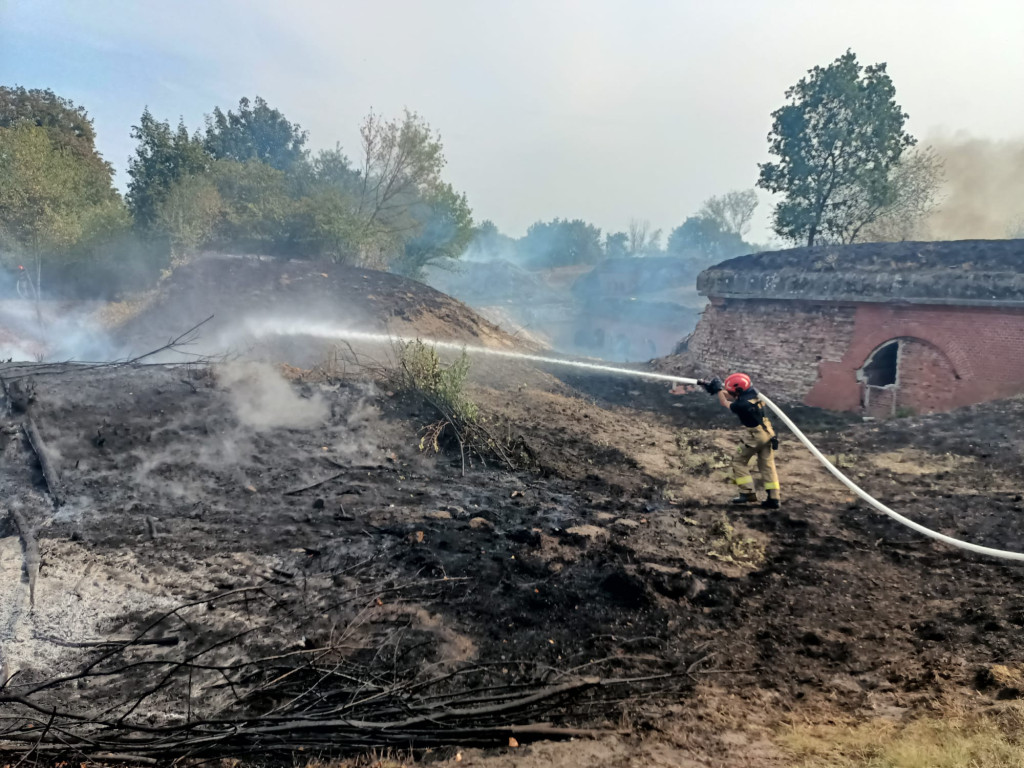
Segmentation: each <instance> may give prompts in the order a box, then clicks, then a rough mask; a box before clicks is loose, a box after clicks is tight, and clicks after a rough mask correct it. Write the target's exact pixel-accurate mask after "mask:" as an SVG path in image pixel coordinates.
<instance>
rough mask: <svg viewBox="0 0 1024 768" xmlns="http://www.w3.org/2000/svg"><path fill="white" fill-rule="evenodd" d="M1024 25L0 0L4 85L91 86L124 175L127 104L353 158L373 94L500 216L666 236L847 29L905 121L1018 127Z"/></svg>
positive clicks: (1000, 13)
mask: <svg viewBox="0 0 1024 768" xmlns="http://www.w3.org/2000/svg"><path fill="white" fill-rule="evenodd" d="M1022 40H1024V3H1021V2H1020V0H972V1H971V2H965V1H964V0H859V1H858V2H840V1H839V0H831V1H827V0H813V1H810V0H731V2H711V1H710V0H586V1H584V0H579V1H572V0H514V1H513V0H374V1H373V2H370V1H369V0H361V1H359V2H356V1H354V0H351V1H350V0H338V1H335V2H330V1H328V0H322V1H321V2H314V1H313V0H290V1H289V2H287V3H286V2H281V0H203V1H196V0H175V1H174V2H166V0H163V1H162V2H152V1H151V0H93V1H92V2H88V3H86V2H81V1H80V0H64V1H63V2H62V1H61V0H0V83H2V84H6V85H13V84H16V85H23V86H25V87H29V88H50V89H52V90H54V91H55V92H57V93H58V94H60V95H62V96H65V97H68V98H70V99H72V100H73V101H75V102H76V103H77V104H81V105H83V106H85V107H86V108H87V109H88V111H89V113H90V115H91V116H92V117H93V118H94V120H95V125H96V130H97V133H98V138H97V143H98V146H99V149H100V151H101V152H102V153H103V155H104V156H105V157H106V158H107V160H109V161H110V162H112V163H113V164H114V166H115V168H116V170H117V172H118V177H117V181H118V184H119V186H121V187H122V189H123V188H124V185H125V183H126V181H127V178H126V176H125V175H124V170H125V167H126V164H127V159H128V157H129V156H130V154H131V152H132V149H133V145H134V143H133V141H132V140H131V138H130V128H131V126H132V125H133V124H137V122H138V119H139V116H140V115H141V113H142V110H143V108H145V107H146V106H148V107H149V109H150V110H151V111H152V112H153V114H154V115H155V116H156V117H158V118H161V119H170V120H171V121H172V122H176V121H177V120H178V118H179V117H181V118H184V120H185V122H186V123H187V124H188V125H189V126H190V127H192V128H196V127H200V126H201V125H202V121H203V116H204V115H205V114H208V113H209V112H211V111H212V109H213V107H214V106H220V107H222V108H230V107H233V106H235V105H237V103H238V100H239V98H241V97H243V96H249V97H252V96H255V95H260V96H262V97H264V98H265V99H266V100H267V101H268V102H269V103H270V104H271V105H272V106H274V107H276V108H278V109H280V110H281V111H282V112H283V113H284V114H285V115H286V116H287V117H288V118H289V119H290V120H291V121H293V122H297V123H299V124H301V125H302V127H303V128H305V129H307V130H308V131H309V133H310V146H311V147H313V148H314V149H317V148H326V147H333V146H334V145H335V144H336V143H340V144H341V146H342V149H343V150H345V151H346V152H347V153H348V154H349V155H350V156H355V155H356V154H357V150H358V127H359V123H360V121H361V120H362V118H363V117H364V116H365V115H366V114H367V112H369V111H370V110H374V111H376V112H378V113H381V114H383V115H386V116H393V115H398V114H400V113H401V111H402V109H403V108H409V109H411V110H414V111H416V112H418V113H419V114H421V115H422V116H423V117H424V118H425V119H426V120H427V121H428V122H429V123H430V124H431V125H432V126H433V127H434V128H435V129H436V130H438V131H439V132H440V134H441V136H442V138H443V141H444V146H445V154H446V156H447V158H448V167H447V169H446V177H447V179H448V180H449V181H451V183H452V184H453V185H454V186H455V187H456V188H457V189H459V190H461V191H464V192H465V193H466V194H467V195H468V198H469V201H470V205H471V206H472V207H473V211H474V216H475V218H476V219H478V220H482V219H491V220H492V221H494V222H495V223H496V224H497V225H498V227H499V228H500V229H501V230H502V231H504V232H506V233H508V234H511V235H513V236H519V235H521V234H523V233H524V232H525V230H526V228H527V227H528V226H529V224H530V223H532V222H534V221H537V220H540V219H543V220H550V219H552V218H554V217H568V218H583V219H586V220H588V221H590V222H593V223H594V224H596V225H597V226H599V227H601V228H602V229H603V230H605V231H618V230H624V229H626V228H627V226H628V224H629V221H630V220H631V219H638V220H648V221H649V222H650V223H651V225H652V226H653V227H655V228H662V229H664V230H665V232H666V234H667V232H668V231H670V230H671V229H672V228H673V227H675V226H677V225H678V224H680V223H681V222H682V221H683V220H684V219H685V218H686V217H687V216H688V215H690V214H692V213H694V212H695V211H696V210H697V209H698V208H699V207H700V204H701V202H702V201H703V200H704V199H705V198H707V197H709V196H711V195H715V194H721V193H724V192H727V191H729V190H733V189H749V188H752V187H753V186H754V183H755V181H756V179H757V173H758V171H757V164H758V163H759V162H764V161H766V160H767V159H768V155H767V141H766V137H767V134H768V131H769V128H770V125H771V117H770V115H771V112H772V110H774V109H776V108H778V107H779V106H781V105H782V104H783V103H784V93H785V91H786V89H787V88H788V87H789V86H791V85H792V84H794V83H795V82H796V81H797V80H798V79H799V78H800V77H801V76H803V75H804V74H805V73H806V71H807V70H808V69H810V68H811V67H813V66H815V65H826V64H828V63H829V62H830V61H832V60H834V59H835V58H836V57H838V56H839V55H841V54H842V53H843V52H844V51H845V50H846V49H847V48H851V49H853V50H854V51H855V52H856V54H857V55H858V57H859V59H860V61H861V63H863V64H867V63H875V62H880V61H884V62H887V63H888V67H889V73H890V75H891V76H892V78H893V82H894V84H895V87H896V93H897V101H898V103H899V104H900V105H901V106H902V107H903V109H904V110H905V111H906V112H908V113H909V115H910V120H909V123H908V128H909V130H910V131H911V133H913V134H914V135H916V136H918V137H919V138H922V139H926V138H927V137H929V136H936V135H947V136H948V135H957V134H962V133H963V134H969V135H971V136H975V137H981V138H990V139H997V140H1001V139H1018V138H1020V137H1021V136H1022V135H1024V98H1022V97H1021V96H1022V93H1021V92H1022V86H1024V44H1022V42H1021V41H1022ZM770 204H771V199H770V198H769V197H768V196H767V195H764V194H762V205H761V206H760V208H759V212H758V217H757V219H756V225H755V229H754V231H753V232H752V233H751V234H752V239H755V240H758V239H760V240H762V241H763V240H765V239H767V238H768V237H769V231H768V226H767V221H768V213H769V208H770Z"/></svg>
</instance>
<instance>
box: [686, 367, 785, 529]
mask: <svg viewBox="0 0 1024 768" xmlns="http://www.w3.org/2000/svg"><path fill="white" fill-rule="evenodd" d="M697 384H699V385H700V386H701V387H703V388H704V390H705V391H706V392H707V393H708V394H711V395H717V396H718V402H720V403H721V404H722V405H723V406H725V407H726V408H728V409H729V410H731V411H732V412H733V413H735V414H736V416H737V417H738V418H739V420H740V423H741V424H742V425H743V426H744V427H746V429H747V434H745V435H744V436H743V441H742V442H741V443H740V445H739V448H738V449H737V451H736V454H735V455H734V456H733V460H732V472H733V479H732V481H733V482H734V483H735V484H736V485H737V486H739V495H738V496H737V497H736V498H734V499H733V500H732V503H733V504H755V503H757V492H756V491H755V489H754V478H753V477H752V476H751V474H750V468H749V463H750V460H751V459H752V458H754V457H755V456H757V468H758V471H759V472H760V473H761V482H762V483H763V484H764V488H765V490H766V491H767V492H768V498H767V499H765V501H763V502H762V503H761V506H762V507H764V508H765V509H778V508H779V507H780V506H781V502H780V499H779V475H778V473H777V472H776V471H775V451H776V450H777V449H778V447H779V440H778V438H777V437H776V436H775V430H774V429H773V428H772V423H771V422H770V421H769V420H768V417H767V416H766V415H765V412H764V401H763V400H762V399H761V397H760V395H758V393H757V390H756V389H754V387H753V383H752V382H751V381H750V377H749V376H747V374H745V373H733V374H731V375H729V376H728V377H726V379H725V381H722V380H721V379H719V378H717V377H716V378H713V379H710V380H708V379H698V381H697ZM680 390H682V391H685V389H683V388H682V387H676V388H674V389H673V390H672V393H673V394H682V392H681V391H680Z"/></svg>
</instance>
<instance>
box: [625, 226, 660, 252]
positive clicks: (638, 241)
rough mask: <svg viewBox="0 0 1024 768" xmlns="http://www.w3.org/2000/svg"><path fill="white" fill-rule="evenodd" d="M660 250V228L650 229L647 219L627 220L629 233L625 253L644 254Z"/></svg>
mask: <svg viewBox="0 0 1024 768" xmlns="http://www.w3.org/2000/svg"><path fill="white" fill-rule="evenodd" d="M660 250H661V230H660V229H656V230H654V231H653V232H652V231H651V223H650V222H649V221H640V220H639V219H630V220H629V234H628V237H627V241H626V253H627V254H628V255H629V256H646V255H650V254H653V253H656V252H658V251H660Z"/></svg>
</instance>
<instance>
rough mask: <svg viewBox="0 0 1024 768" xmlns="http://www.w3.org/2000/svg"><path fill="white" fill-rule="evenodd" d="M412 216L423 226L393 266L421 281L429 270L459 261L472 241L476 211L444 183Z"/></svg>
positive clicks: (406, 243) (430, 194)
mask: <svg viewBox="0 0 1024 768" xmlns="http://www.w3.org/2000/svg"><path fill="white" fill-rule="evenodd" d="M412 214H413V216H414V217H415V218H416V219H417V220H418V221H419V222H420V226H419V229H418V231H417V232H416V234H415V235H414V236H413V237H411V238H409V239H408V240H406V242H405V246H404V248H403V249H402V253H401V254H400V255H399V256H398V258H397V259H395V260H394V261H393V262H392V264H391V265H390V266H391V270H392V271H394V272H398V273H400V274H403V275H407V276H409V277H415V278H420V277H422V276H423V271H424V269H425V268H426V267H429V266H438V265H443V264H446V263H447V264H450V263H452V262H453V261H455V260H456V259H458V258H460V257H461V256H462V254H463V253H464V252H465V251H466V249H467V248H468V247H469V244H470V242H471V241H472V240H473V234H474V228H473V212H472V211H471V210H470V207H469V203H468V201H467V200H466V196H465V195H464V194H460V193H458V192H456V191H455V190H454V189H453V188H452V186H451V185H450V184H441V185H439V186H438V187H437V188H436V189H435V190H433V191H431V192H430V193H429V194H428V195H425V196H424V197H423V198H422V199H421V200H420V202H419V203H418V204H417V205H416V206H415V207H414V209H413V211H412Z"/></svg>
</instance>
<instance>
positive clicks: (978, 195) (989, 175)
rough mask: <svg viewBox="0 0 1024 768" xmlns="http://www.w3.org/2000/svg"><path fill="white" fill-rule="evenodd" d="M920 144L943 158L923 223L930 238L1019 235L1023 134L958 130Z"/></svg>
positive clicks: (1023, 222) (1022, 231)
mask: <svg viewBox="0 0 1024 768" xmlns="http://www.w3.org/2000/svg"><path fill="white" fill-rule="evenodd" d="M925 143H927V144H930V145H931V146H932V147H934V149H935V151H936V152H937V153H938V154H939V156H940V157H941V158H942V159H943V161H944V170H945V176H946V178H945V183H944V184H943V185H942V188H941V190H940V203H939V205H938V207H937V208H936V209H935V210H934V211H933V212H932V213H931V215H930V216H929V218H928V220H927V222H926V224H925V227H924V229H925V231H926V232H927V233H928V239H929V240H966V239H973V238H984V239H988V238H992V239H999V238H1005V237H1024V139H1013V140H1006V141H993V140H990V139H978V138H973V137H970V136H966V135H963V134H958V135H955V136H952V137H939V138H936V139H933V140H931V141H929V142H925Z"/></svg>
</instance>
